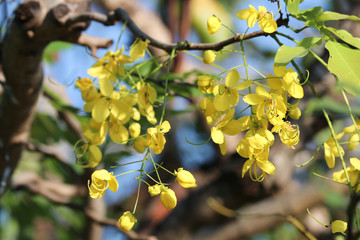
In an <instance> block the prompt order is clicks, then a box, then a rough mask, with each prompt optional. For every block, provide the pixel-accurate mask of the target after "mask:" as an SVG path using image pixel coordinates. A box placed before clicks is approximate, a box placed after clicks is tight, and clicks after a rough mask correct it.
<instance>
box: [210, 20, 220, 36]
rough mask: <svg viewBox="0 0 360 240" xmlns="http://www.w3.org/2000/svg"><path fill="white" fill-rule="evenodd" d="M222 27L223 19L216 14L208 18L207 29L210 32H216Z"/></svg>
mask: <svg viewBox="0 0 360 240" xmlns="http://www.w3.org/2000/svg"><path fill="white" fill-rule="evenodd" d="M220 27H221V20H220V18H218V17H216V16H211V17H209V18H208V20H207V31H208V33H210V34H214V33H216V32H217V31H219V29H220Z"/></svg>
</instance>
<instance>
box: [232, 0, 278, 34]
mask: <svg viewBox="0 0 360 240" xmlns="http://www.w3.org/2000/svg"><path fill="white" fill-rule="evenodd" d="M249 7H250V8H248V9H243V10H240V11H238V12H237V13H236V16H237V17H238V18H240V19H241V20H247V25H248V27H249V28H252V27H254V25H255V24H256V23H258V24H259V27H260V28H261V29H263V30H264V32H266V33H273V32H275V31H276V29H277V23H276V21H275V20H274V16H273V14H272V13H270V12H268V11H267V10H266V7H264V6H259V10H256V9H255V8H254V7H253V6H252V5H251V4H249Z"/></svg>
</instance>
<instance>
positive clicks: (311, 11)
mask: <svg viewBox="0 0 360 240" xmlns="http://www.w3.org/2000/svg"><path fill="white" fill-rule="evenodd" d="M323 12H324V11H323V9H322V8H321V7H313V8H308V9H304V10H301V11H299V13H298V14H297V15H296V18H297V19H298V20H301V21H316V20H317V19H318V17H319V16H320V15H322V14H323Z"/></svg>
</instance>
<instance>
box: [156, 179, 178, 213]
mask: <svg viewBox="0 0 360 240" xmlns="http://www.w3.org/2000/svg"><path fill="white" fill-rule="evenodd" d="M160 188H161V194H160V201H161V203H162V205H164V207H165V208H166V209H168V210H171V209H173V208H174V207H176V204H177V199H176V195H175V192H174V191H173V190H171V189H170V188H167V187H165V186H164V185H162V186H161V187H160Z"/></svg>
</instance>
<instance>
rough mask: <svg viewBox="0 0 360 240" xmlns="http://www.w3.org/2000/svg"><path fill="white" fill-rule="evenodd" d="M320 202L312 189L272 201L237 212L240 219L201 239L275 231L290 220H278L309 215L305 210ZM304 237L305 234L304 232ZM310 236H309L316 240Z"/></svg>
mask: <svg viewBox="0 0 360 240" xmlns="http://www.w3.org/2000/svg"><path fill="white" fill-rule="evenodd" d="M321 201H322V195H321V193H320V192H319V191H318V190H317V189H315V188H314V187H313V186H308V187H306V188H302V189H297V190H294V191H293V192H291V193H285V194H282V195H281V196H280V195H279V196H275V197H271V198H268V199H265V200H263V201H260V202H258V203H254V204H252V205H250V206H248V207H244V208H242V209H240V210H238V211H237V214H238V216H239V217H238V218H237V219H236V220H235V221H232V222H230V223H228V224H226V225H225V226H222V227H220V228H219V229H216V230H215V231H214V232H212V234H211V236H207V237H205V238H201V239H207V240H216V239H223V240H226V239H240V238H243V237H249V236H253V235H254V234H256V233H259V232H263V231H265V230H267V229H270V228H273V227H274V226H276V225H277V224H279V223H281V222H283V221H284V220H286V221H289V220H290V219H285V218H283V217H282V218H279V216H293V215H296V214H299V213H303V212H306V208H309V207H311V206H313V205H315V204H317V203H319V202H321ZM302 233H303V234H304V232H302ZM311 236H312V235H307V237H310V239H313V238H311Z"/></svg>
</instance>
